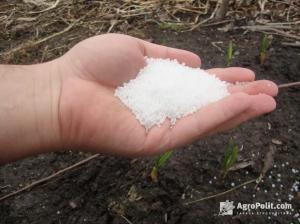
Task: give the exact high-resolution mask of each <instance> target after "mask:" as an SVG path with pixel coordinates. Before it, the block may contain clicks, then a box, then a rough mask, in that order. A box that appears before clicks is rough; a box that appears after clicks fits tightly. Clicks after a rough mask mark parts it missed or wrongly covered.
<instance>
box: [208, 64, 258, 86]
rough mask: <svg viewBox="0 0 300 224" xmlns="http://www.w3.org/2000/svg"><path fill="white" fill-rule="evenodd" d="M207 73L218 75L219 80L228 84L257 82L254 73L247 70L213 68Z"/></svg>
mask: <svg viewBox="0 0 300 224" xmlns="http://www.w3.org/2000/svg"><path fill="white" fill-rule="evenodd" d="M206 71H207V72H208V73H210V74H214V75H216V76H217V77H218V78H219V79H221V80H224V81H226V82H233V83H235V82H251V81H253V80H255V74H254V72H253V71H251V70H250V69H247V68H239V67H230V68H212V69H208V70H206Z"/></svg>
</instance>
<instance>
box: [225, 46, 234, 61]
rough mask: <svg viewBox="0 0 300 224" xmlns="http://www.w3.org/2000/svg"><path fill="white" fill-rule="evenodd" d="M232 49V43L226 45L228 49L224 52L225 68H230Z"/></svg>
mask: <svg viewBox="0 0 300 224" xmlns="http://www.w3.org/2000/svg"><path fill="white" fill-rule="evenodd" d="M233 48H234V44H233V43H232V41H230V42H229V44H228V47H227V52H226V60H227V66H230V65H231V63H232V58H233Z"/></svg>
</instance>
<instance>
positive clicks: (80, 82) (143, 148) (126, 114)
mask: <svg viewBox="0 0 300 224" xmlns="http://www.w3.org/2000/svg"><path fill="white" fill-rule="evenodd" d="M145 56H147V57H153V58H171V59H177V60H178V61H179V62H184V63H185V64H187V65H188V66H191V67H199V66H200V65H201V61H200V58H199V57H198V56H197V55H195V54H193V53H191V52H188V51H184V50H179V49H174V48H168V47H164V46H159V45H156V44H152V43H148V42H145V41H143V40H140V39H136V38H133V37H130V36H126V35H120V34H107V35H101V36H96V37H92V38H89V39H87V40H84V41H82V42H80V43H79V44H77V45H75V47H73V48H72V49H71V50H70V51H69V52H67V53H66V54H65V55H64V56H62V57H61V58H59V59H57V64H58V65H59V70H60V71H62V72H61V73H62V74H61V79H62V86H61V95H60V104H59V122H60V131H61V139H62V144H63V145H64V148H66V147H68V148H73V149H78V150H84V151H92V152H100V153H107V154H113V155H123V156H146V155H154V154H158V153H162V152H164V151H165V150H169V149H175V148H178V147H181V146H183V145H186V144H189V143H192V142H193V141H196V140H199V139H201V138H203V137H206V136H208V135H212V134H215V133H217V132H222V131H226V130H228V129H231V128H234V127H236V126H238V125H239V124H240V123H242V122H244V121H247V120H249V119H251V118H254V117H257V116H259V115H262V114H265V113H268V112H271V111H272V110H274V109H275V107H276V103H275V100H274V99H273V97H274V96H276V95H277V92H278V88H277V86H276V85H275V84H274V83H273V82H271V81H267V80H261V81H254V79H255V75H254V73H253V72H252V71H251V70H248V69H244V68H236V67H234V68H214V69H209V70H208V72H209V73H211V74H216V75H217V76H218V77H219V78H220V79H222V80H225V81H228V82H231V83H233V85H231V86H230V87H229V91H230V93H231V95H230V96H228V97H226V98H224V99H222V100H220V101H218V102H215V103H212V104H210V105H207V106H205V107H204V108H202V109H200V110H199V111H197V112H196V113H194V114H192V115H189V116H187V117H185V118H182V119H180V120H178V121H177V123H176V124H175V126H174V127H172V128H170V122H169V121H165V122H164V124H163V125H162V126H161V127H154V128H152V129H151V130H150V131H149V132H148V133H147V132H146V131H145V129H144V128H143V127H142V126H141V125H140V124H139V122H138V121H137V120H136V119H135V117H134V115H133V114H132V113H131V112H130V110H129V109H128V108H127V107H126V106H125V105H123V104H122V103H121V101H120V100H119V99H117V98H116V97H115V96H114V89H115V88H116V87H117V86H119V85H121V84H123V83H124V82H127V81H129V80H130V79H133V78H135V76H136V75H137V73H138V72H139V70H140V69H141V68H142V67H143V66H144V65H145V60H144V57H145ZM235 82H248V84H246V85H234V83H235Z"/></svg>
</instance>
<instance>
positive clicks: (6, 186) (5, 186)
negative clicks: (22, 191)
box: [0, 185, 11, 190]
mask: <svg viewBox="0 0 300 224" xmlns="http://www.w3.org/2000/svg"><path fill="white" fill-rule="evenodd" d="M8 187H11V185H4V186H0V190H3V189H5V188H8Z"/></svg>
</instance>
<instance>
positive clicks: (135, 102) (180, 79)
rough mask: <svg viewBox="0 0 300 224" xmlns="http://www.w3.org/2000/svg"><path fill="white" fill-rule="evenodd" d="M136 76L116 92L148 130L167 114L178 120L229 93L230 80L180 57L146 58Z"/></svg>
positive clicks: (173, 120)
mask: <svg viewBox="0 0 300 224" xmlns="http://www.w3.org/2000/svg"><path fill="white" fill-rule="evenodd" d="M146 63H147V64H146V66H145V67H144V68H143V69H141V70H140V72H139V74H138V75H137V77H136V78H135V79H132V80H130V81H129V82H128V83H124V85H123V86H120V87H118V88H117V89H116V91H115V95H116V96H117V97H118V98H119V99H120V100H121V101H122V102H123V103H124V104H125V105H126V106H127V107H128V108H129V109H130V110H131V111H132V113H133V114H134V115H135V117H136V118H137V120H139V122H140V123H141V125H143V126H144V127H145V128H146V130H149V129H150V128H151V127H153V126H155V125H158V126H159V125H161V124H162V123H163V122H164V121H165V119H166V118H169V119H170V120H171V123H172V124H173V125H174V124H175V122H176V120H177V119H179V118H182V117H184V116H186V115H189V114H191V113H193V112H195V111H196V110H198V109H200V108H201V107H203V106H205V105H207V104H209V103H212V102H215V101H217V100H220V99H222V98H223V97H225V96H227V95H229V93H228V91H227V86H228V83H226V82H224V81H221V80H220V79H218V78H217V77H216V76H214V75H210V74H208V73H207V72H206V71H204V70H202V69H199V68H190V67H187V66H185V65H184V64H180V63H178V62H177V61H176V60H170V59H154V58H146Z"/></svg>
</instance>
